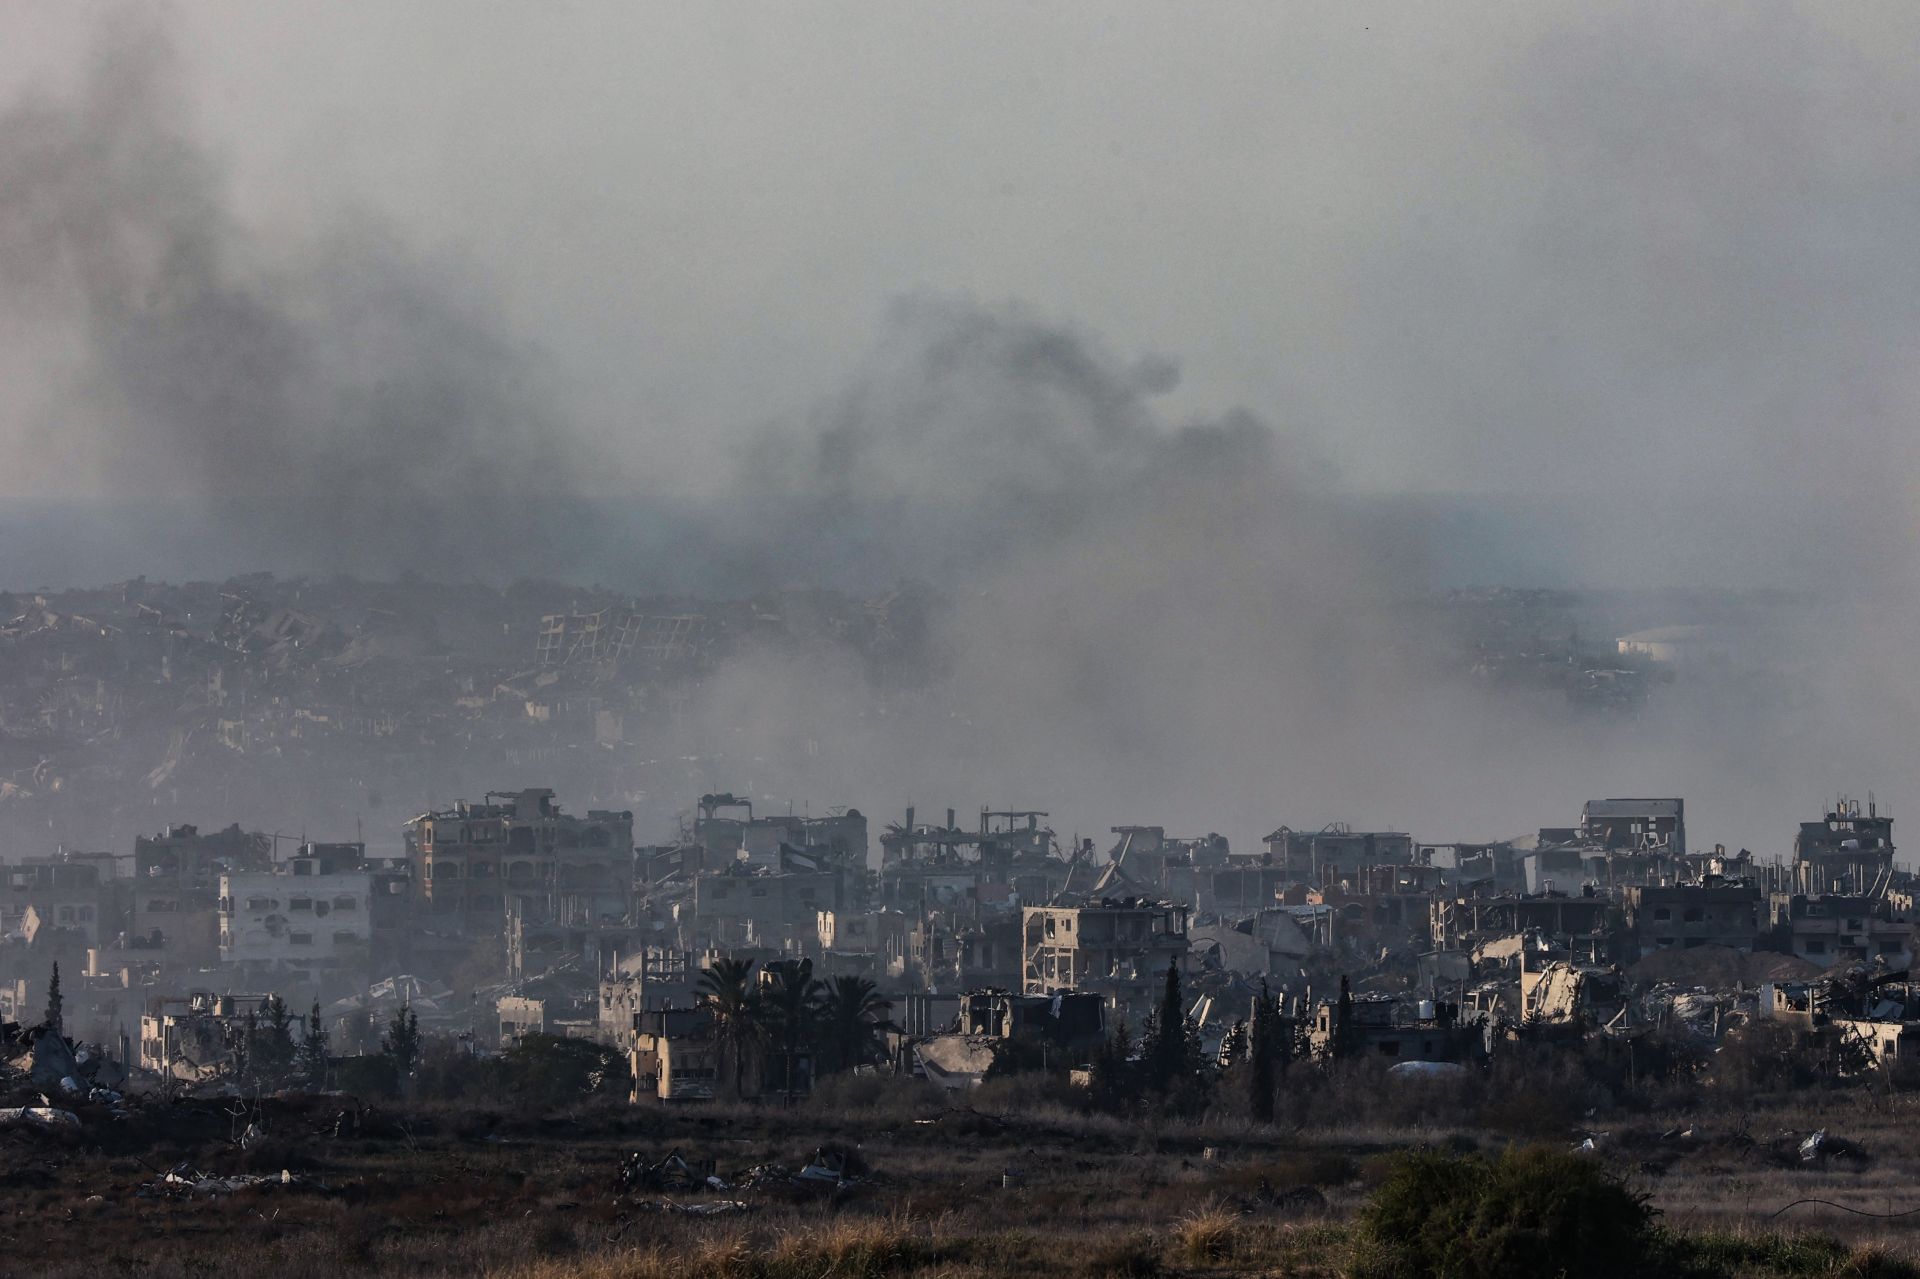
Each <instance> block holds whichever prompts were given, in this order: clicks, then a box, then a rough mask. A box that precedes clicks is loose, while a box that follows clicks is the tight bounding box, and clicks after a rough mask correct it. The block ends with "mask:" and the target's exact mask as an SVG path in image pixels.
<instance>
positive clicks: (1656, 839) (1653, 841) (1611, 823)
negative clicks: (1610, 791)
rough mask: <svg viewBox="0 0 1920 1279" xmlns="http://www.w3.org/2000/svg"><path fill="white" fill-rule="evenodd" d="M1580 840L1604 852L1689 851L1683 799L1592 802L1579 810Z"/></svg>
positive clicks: (1677, 854) (1602, 800)
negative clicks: (1609, 850) (1622, 850)
mask: <svg viewBox="0 0 1920 1279" xmlns="http://www.w3.org/2000/svg"><path fill="white" fill-rule="evenodd" d="M1580 838H1581V839H1582V840H1583V841H1585V842H1587V843H1591V844H1594V845H1596V846H1598V847H1600V848H1605V849H1616V850H1618V849H1630V850H1633V851H1635V852H1653V851H1656V850H1657V851H1660V852H1663V853H1667V854H1670V855H1672V856H1675V857H1679V856H1683V855H1685V853H1686V851H1687V802H1686V801H1685V800H1684V799H1590V800H1588V801H1587V802H1586V805H1585V806H1584V807H1582V808H1581V810H1580Z"/></svg>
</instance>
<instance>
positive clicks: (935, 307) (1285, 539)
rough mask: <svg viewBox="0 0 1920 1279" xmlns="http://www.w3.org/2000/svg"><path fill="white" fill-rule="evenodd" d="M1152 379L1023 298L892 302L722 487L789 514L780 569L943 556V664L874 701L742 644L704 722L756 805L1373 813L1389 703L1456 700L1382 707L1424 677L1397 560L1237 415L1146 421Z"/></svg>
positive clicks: (1138, 363) (854, 680) (1411, 568)
mask: <svg viewBox="0 0 1920 1279" xmlns="http://www.w3.org/2000/svg"><path fill="white" fill-rule="evenodd" d="M1172 380H1173V370H1172V366H1171V364H1170V363H1169V362H1167V361H1165V360H1164V359H1158V358H1148V359H1144V360H1128V359H1125V358H1122V357H1120V356H1118V355H1116V354H1114V353H1113V352H1111V351H1108V350H1106V349H1105V348H1104V347H1103V346H1102V344H1101V343H1100V342H1099V341H1098V339H1096V338H1094V337H1093V336H1091V335H1089V334H1087V333H1086V332H1084V331H1081V330H1079V329H1077V328H1075V327H1073V326H1070V325H1065V324H1060V323H1057V322H1053V321H1050V320H1046V319H1043V318H1039V317H1036V316H1035V315H1033V314H1031V313H1029V312H1027V311H1025V310H1022V309H1020V308H1016V307H991V306H984V305H980V304H977V303H974V302H971V301H968V300H965V299H957V298H951V297H927V296H920V297H914V298H910V299H906V300H904V301H902V302H900V303H898V304H897V305H896V306H895V307H893V308H892V310H891V312H890V314H889V316H888V319H887V323H886V329H885V332H884V333H883V335H882V336H881V338H880V339H879V341H878V342H877V343H876V347H875V350H874V352H873V354H872V355H871V357H870V358H869V359H868V360H867V361H866V362H865V363H864V364H863V366H862V367H861V368H860V370H859V371H858V373H857V374H856V375H855V376H854V377H853V378H852V379H850V383H849V386H848V387H847V389H846V390H845V391H844V392H843V393H841V394H839V395H837V396H835V397H833V398H831V399H830V400H829V401H828V402H827V403H826V404H824V405H823V406H821V407H820V408H819V409H818V410H817V411H816V412H814V413H813V414H812V415H811V416H810V417H809V419H808V420H807V421H806V422H805V423H804V424H803V425H802V426H800V427H798V428H796V429H795V430H794V431H793V432H792V433H791V434H790V435H788V436H784V437H781V438H779V439H776V440H773V441H770V442H768V443H766V444H764V445H763V446H762V447H761V448H760V449H758V450H757V451H756V452H755V454H754V455H753V457H752V459H751V461H750V464H749V466H748V467H747V469H746V476H745V479H744V480H743V484H744V486H745V488H746V489H747V490H748V491H752V492H766V491H769V490H772V491H777V492H779V493H780V494H781V495H782V496H783V498H784V499H785V500H786V501H787V502H789V503H790V504H791V509H794V510H798V511H800V512H804V519H803V520H802V521H801V523H800V525H799V526H798V527H801V528H804V530H805V535H804V536H801V537H796V538H795V539H793V542H792V545H793V546H794V547H795V548H796V550H795V551H794V552H793V554H794V556H795V557H796V559H804V558H805V557H808V556H818V557H827V559H829V560H831V559H833V558H835V557H839V556H842V555H845V554H849V553H851V554H853V555H855V556H857V557H859V558H860V559H862V560H863V561H864V562H866V563H867V564H869V565H870V566H876V565H885V566H887V567H890V568H894V569H906V568H921V569H924V568H927V567H928V566H930V565H934V564H937V565H938V566H939V569H940V572H941V580H942V581H943V583H945V584H946V585H947V586H948V587H949V588H950V604H949V606H948V608H947V609H946V610H945V611H944V613H943V614H942V615H941V616H940V617H939V618H938V619H937V629H938V633H939V634H940V635H941V637H942V639H943V643H944V648H945V651H946V654H947V659H948V665H947V671H946V678H945V679H944V680H943V681H942V682H941V683H940V685H939V686H938V687H937V688H936V689H934V690H931V691H929V692H927V693H925V694H924V695H895V696H894V697H893V698H892V699H890V700H888V701H885V702H882V703H880V704H878V705H876V704H875V701H874V699H873V697H872V696H871V695H870V694H867V693H866V692H865V690H863V688H862V687H861V686H860V678H861V677H860V676H859V674H858V673H857V672H856V671H854V670H853V669H852V668H851V667H850V666H847V667H832V666H828V667H825V668H824V669H823V666H822V664H821V663H820V662H819V661H818V660H817V659H816V658H814V657H812V656H810V655H809V656H803V657H795V656H794V655H791V654H775V653H766V654H758V655H750V656H748V657H747V658H744V659H742V660H740V661H737V662H736V663H734V664H732V665H731V666H729V667H728V668H727V669H726V670H724V671H722V672H721V673H720V675H719V677H718V679H717V680H716V682H715V686H714V687H713V688H712V689H711V690H710V693H709V703H708V705H707V706H706V707H705V708H704V710H703V713H702V715H701V716H700V720H699V722H700V723H701V724H702V725H703V731H704V732H706V733H707V734H709V735H710V741H711V743H712V746H713V748H714V749H715V751H716V752H724V753H726V754H728V755H730V756H732V757H734V758H740V759H758V760H761V761H764V763H763V765H762V766H761V767H760V768H759V769H758V772H759V776H758V777H757V778H754V779H748V780H753V781H755V782H756V784H761V785H764V786H766V787H768V788H778V787H788V788H791V789H790V790H787V791H781V790H779V789H774V792H773V793H775V794H784V793H792V794H796V795H801V796H804V795H808V794H811V795H814V796H816V797H821V798H825V797H826V796H830V795H838V796H843V797H851V798H853V799H855V800H856V801H858V802H865V803H870V804H871V803H873V802H876V801H877V802H879V803H882V804H886V805H888V806H889V807H891V806H892V805H893V804H895V803H903V802H905V801H906V800H907V799H910V798H918V799H919V800H921V801H922V803H923V804H924V805H926V806H928V807H933V806H938V805H942V804H957V805H959V806H960V807H961V808H962V809H963V810H964V809H965V808H966V806H967V805H968V804H969V803H972V802H981V803H985V802H992V803H996V804H1016V805H1028V804H1031V805H1038V806H1042V807H1045V806H1048V805H1058V806H1059V807H1058V809H1057V811H1058V813H1059V816H1060V818H1061V820H1062V822H1063V823H1064V824H1066V825H1067V826H1069V827H1072V826H1078V827H1079V828H1081V829H1082V830H1083V832H1084V833H1088V834H1091V833H1094V831H1095V830H1096V829H1103V828H1102V827H1100V826H1099V823H1102V822H1105V823H1108V824H1111V823H1114V822H1123V821H1164V822H1168V823H1172V824H1174V825H1176V826H1178V825H1180V824H1181V823H1185V824H1186V825H1187V826H1190V827H1193V828H1194V829H1196V830H1202V831H1203V830H1205V829H1210V828H1212V829H1231V830H1233V831H1235V832H1236V833H1237V834H1239V835H1240V836H1241V837H1245V836H1247V835H1249V834H1250V833H1252V831H1253V830H1254V828H1255V827H1256V826H1258V825H1259V824H1261V823H1262V822H1274V821H1276V819H1275V817H1274V810H1275V806H1276V805H1277V804H1281V803H1283V795H1292V796H1293V797H1294V798H1295V801H1296V803H1297V804H1299V805H1300V806H1301V808H1303V809H1310V810H1311V811H1313V812H1315V813H1320V814H1324V816H1322V817H1321V818H1320V820H1323V821H1324V820H1331V819H1333V817H1334V816H1335V815H1336V814H1337V812H1338V811H1340V807H1341V805H1343V804H1351V805H1354V806H1355V807H1356V809H1357V808H1359V807H1360V806H1362V805H1366V804H1368V803H1369V802H1373V803H1375V804H1377V802H1378V801H1379V800H1380V799H1381V798H1382V797H1383V796H1384V795H1385V793H1386V791H1385V788H1384V787H1382V786H1381V782H1382V780H1383V777H1382V772H1383V770H1382V768H1381V767H1380V766H1379V765H1380V758H1379V757H1381V756H1383V755H1385V754H1386V753H1387V752H1389V751H1390V750H1391V749H1392V747H1391V742H1392V739H1393V728H1392V726H1393V723H1394V716H1395V714H1396V712H1397V710H1398V709H1404V707H1405V706H1406V705H1409V704H1411V705H1416V706H1417V705H1421V704H1427V705H1430V704H1431V702H1432V700H1433V698H1435V697H1442V696H1446V695H1449V693H1450V692H1451V690H1449V689H1448V688H1447V686H1445V685H1444V684H1435V685H1433V686H1431V689H1430V693H1431V696H1428V697H1425V698H1424V699H1416V700H1415V701H1414V702H1412V703H1407V702H1404V701H1403V699H1406V698H1408V697H1411V696H1412V695H1413V693H1414V691H1415V690H1416V689H1417V688H1418V687H1419V686H1420V685H1421V682H1422V671H1421V670H1420V667H1419V664H1418V662H1417V659H1415V658H1414V657H1412V656H1411V655H1410V652H1409V649H1408V647H1407V646H1405V645H1403V644H1402V643H1400V642H1399V638H1398V637H1397V636H1395V635H1394V634H1393V630H1392V624H1391V622H1390V620H1389V619H1390V614H1391V610H1392V608H1393V606H1394V605H1395V604H1396V603H1397V602H1400V601H1404V600H1405V599H1406V598H1407V597H1408V596H1409V595H1411V594H1413V593H1415V592H1417V591H1418V590H1419V589H1420V588H1421V584H1422V579H1423V573H1422V569H1423V564H1422V557H1421V555H1420V553H1419V548H1418V547H1417V546H1410V545H1408V544H1407V543H1406V542H1404V541H1403V540H1402V539H1400V538H1398V537H1395V536H1384V535H1381V534H1379V533H1377V532H1376V531H1375V530H1373V529H1372V528H1370V527H1369V526H1368V524H1367V523H1366V522H1365V521H1364V520H1362V519H1359V518H1356V515H1355V512H1354V511H1352V510H1351V509H1350V508H1349V507H1348V506H1347V505H1346V504H1345V503H1344V502H1342V501H1341V500H1340V499H1339V497H1338V496H1337V494H1336V493H1335V492H1334V490H1333V488H1332V486H1331V484H1330V473H1329V472H1328V470H1327V469H1326V467H1325V466H1324V465H1323V464H1322V463H1320V462H1319V461H1318V460H1316V459H1315V458H1314V457H1313V455H1312V454H1311V452H1310V451H1308V450H1305V449H1304V448H1303V447H1302V446H1301V444H1300V443H1299V442H1298V441H1297V440H1295V439H1293V438H1291V437H1290V436H1289V435H1287V434H1286V433H1285V432H1283V431H1280V430H1277V429H1275V428H1274V427H1272V426H1270V425H1269V424H1266V423H1264V422H1261V421H1259V420H1258V419H1256V418H1255V417H1253V416H1252V415H1250V414H1247V413H1244V412H1234V413H1229V414H1227V415H1224V416H1222V417H1220V418H1218V419H1216V420H1207V421H1193V422H1187V423H1183V424H1175V423H1172V422H1169V421H1167V420H1166V419H1165V418H1164V417H1163V416H1162V415H1161V414H1160V413H1159V412H1158V411H1157V409H1156V406H1155V403H1154V398H1155V396H1156V395H1158V394H1160V393H1163V392H1164V391H1166V390H1168V389H1170V386H1171V383H1172ZM793 567H794V568H796V570H797V569H800V568H802V567H806V566H805V565H801V564H798V563H796V564H794V565H793ZM812 567H816V568H817V567H823V565H821V564H815V565H813V566H812ZM827 567H830V565H827ZM809 744H812V749H811V750H809V749H807V747H808V745H809ZM1413 798H1414V797H1413V796H1412V795H1411V794H1403V795H1400V796H1396V797H1395V799H1394V802H1395V804H1396V805H1405V806H1404V807H1396V809H1395V811H1396V812H1397V813H1398V814H1400V815H1401V816H1402V817H1403V819H1410V818H1411V816H1412V815H1413V810H1412V806H1411V801H1412V800H1413ZM1063 833H1064V832H1063Z"/></svg>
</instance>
